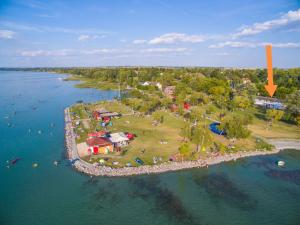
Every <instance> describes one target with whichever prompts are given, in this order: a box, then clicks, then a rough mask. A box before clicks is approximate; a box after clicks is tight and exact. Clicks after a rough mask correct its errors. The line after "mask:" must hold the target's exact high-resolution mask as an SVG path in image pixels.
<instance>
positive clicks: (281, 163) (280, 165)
mask: <svg viewBox="0 0 300 225" xmlns="http://www.w3.org/2000/svg"><path fill="white" fill-rule="evenodd" d="M284 165H285V162H284V161H283V160H279V161H278V162H277V166H279V167H283V166H284Z"/></svg>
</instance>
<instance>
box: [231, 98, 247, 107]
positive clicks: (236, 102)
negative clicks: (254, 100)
mask: <svg viewBox="0 0 300 225" xmlns="http://www.w3.org/2000/svg"><path fill="white" fill-rule="evenodd" d="M233 106H234V108H239V109H247V108H249V107H250V106H251V101H250V99H249V98H247V97H243V96H236V97H234V99H233Z"/></svg>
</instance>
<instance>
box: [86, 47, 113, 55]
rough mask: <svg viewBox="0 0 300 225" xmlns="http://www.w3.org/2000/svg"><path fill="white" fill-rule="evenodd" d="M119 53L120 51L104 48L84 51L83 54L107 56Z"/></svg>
mask: <svg viewBox="0 0 300 225" xmlns="http://www.w3.org/2000/svg"><path fill="white" fill-rule="evenodd" d="M117 51H118V50H117V49H107V48H102V49H92V50H84V51H82V53H83V54H86V55H98V54H105V53H114V52H117Z"/></svg>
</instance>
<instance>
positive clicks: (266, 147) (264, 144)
mask: <svg viewBox="0 0 300 225" xmlns="http://www.w3.org/2000/svg"><path fill="white" fill-rule="evenodd" d="M273 147H274V146H273V145H271V144H269V143H267V142H265V141H264V140H262V139H260V138H257V139H256V144H255V148H256V149H258V150H267V151H271V150H272V149H273Z"/></svg>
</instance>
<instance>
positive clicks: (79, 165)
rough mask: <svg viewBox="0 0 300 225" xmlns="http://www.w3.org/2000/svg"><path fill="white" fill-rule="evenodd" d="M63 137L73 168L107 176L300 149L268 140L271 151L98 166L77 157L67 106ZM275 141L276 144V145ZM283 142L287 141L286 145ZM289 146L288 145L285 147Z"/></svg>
mask: <svg viewBox="0 0 300 225" xmlns="http://www.w3.org/2000/svg"><path fill="white" fill-rule="evenodd" d="M65 138H66V149H67V158H68V159H69V160H70V161H71V162H72V164H73V166H74V168H75V169H76V170H78V171H80V172H82V173H85V174H88V175H92V176H107V177H122V176H133V175H142V174H154V173H164V172H171V171H177V170H184V169H191V168H200V167H208V166H210V165H214V164H218V163H222V162H228V161H232V160H234V161H235V160H237V159H239V158H244V157H249V156H257V155H269V154H276V153H278V152H279V151H281V150H283V149H284V148H295V149H300V142H299V141H298V140H290V141H289V140H270V142H271V143H272V142H273V144H274V146H275V149H274V150H272V151H253V152H238V153H232V154H226V155H217V156H213V157H209V158H207V159H199V160H197V161H183V162H165V163H162V164H159V165H145V166H139V167H122V168H111V167H108V166H99V165H93V164H90V163H87V162H86V161H84V160H82V159H80V158H79V156H78V153H77V146H76V142H75V133H74V130H73V127H72V122H71V116H70V111H69V108H66V109H65ZM277 143H279V144H278V146H277ZM284 143H287V144H286V145H285V144H284ZM285 146H289V147H285Z"/></svg>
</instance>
